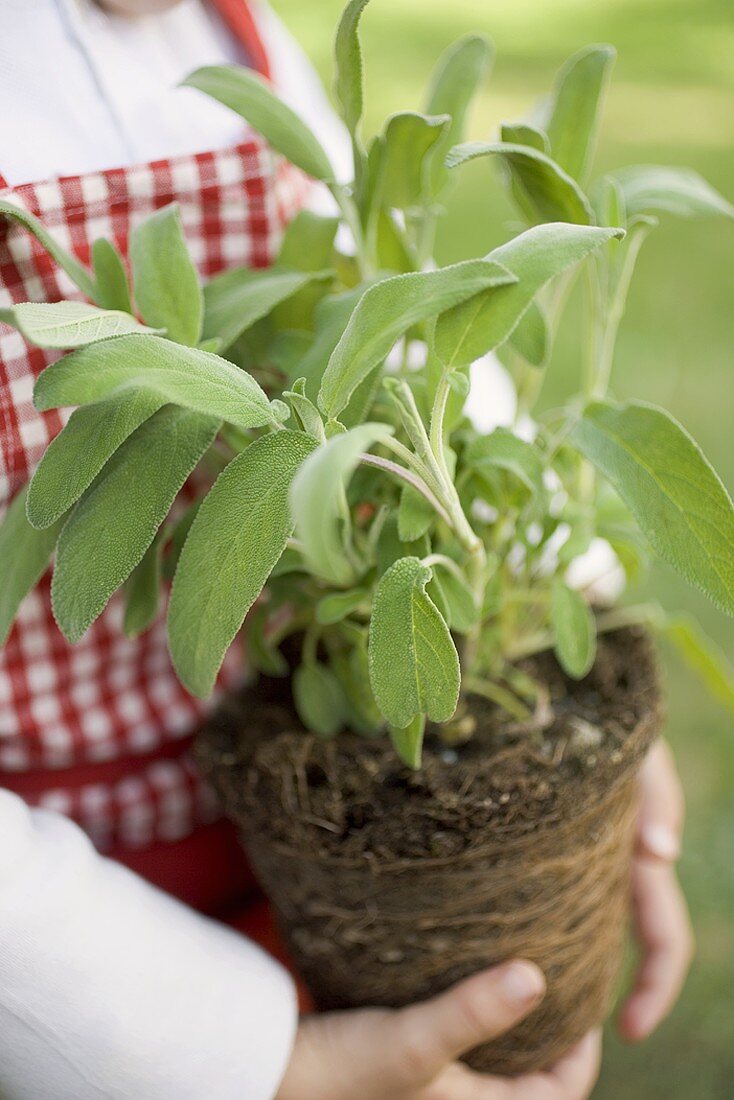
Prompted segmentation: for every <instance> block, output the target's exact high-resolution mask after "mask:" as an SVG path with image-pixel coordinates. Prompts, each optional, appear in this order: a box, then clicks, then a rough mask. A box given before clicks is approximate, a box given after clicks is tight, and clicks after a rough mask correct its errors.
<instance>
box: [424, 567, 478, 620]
mask: <svg viewBox="0 0 734 1100" xmlns="http://www.w3.org/2000/svg"><path fill="white" fill-rule="evenodd" d="M439 572H440V577H441V592H442V595H443V599H444V602H445V604H446V611H447V614H446V621H447V623H448V625H449V626H450V627H451V629H452V630H456V631H458V632H459V634H467V633H468V632H469V631H470V630H471V629H472V628H473V627H475V626H476V624H477V619H478V618H479V608H478V607H477V602H476V600H475V598H474V594H473V592H472V590H471V588H470V587H469V585H468V584H467V583H466V581H464V580H461V579H460V578H459V577H458V576H457V575H456V574H455V573H454V572H453V571H452V570H449V569H447V568H446V567H445V566H442V564H441V562H437V563H436V565H435V567H434V575H435V574H438V573H439Z"/></svg>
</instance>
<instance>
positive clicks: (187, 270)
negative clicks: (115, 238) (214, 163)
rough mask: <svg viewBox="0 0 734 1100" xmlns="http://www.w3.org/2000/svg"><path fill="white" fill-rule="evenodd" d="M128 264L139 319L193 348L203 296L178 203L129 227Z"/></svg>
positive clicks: (201, 310)
mask: <svg viewBox="0 0 734 1100" xmlns="http://www.w3.org/2000/svg"><path fill="white" fill-rule="evenodd" d="M130 264H131V267H132V273H133V286H134V288H135V300H136V302H137V304H138V309H139V310H140V314H141V316H142V318H143V320H144V321H147V322H148V324H149V325H152V326H153V327H154V328H157V329H165V330H166V333H167V335H168V338H169V340H175V341H176V342H177V343H179V344H186V345H188V346H189V347H195V346H196V344H198V342H199V337H200V336H201V322H202V317H203V314H204V299H203V296H202V293H201V287H200V286H199V276H198V274H197V272H196V268H195V267H194V265H193V263H192V261H191V257H190V256H189V251H188V249H187V247H186V239H185V237H184V232H183V225H182V223H181V213H180V211H179V208H178V205H177V204H175V203H174V204H173V205H171V206H164V207H163V209H162V210H156V212H155V213H154V214H151V215H150V216H149V217H147V218H146V219H145V221H143V222H141V223H140V224H139V225H137V226H136V227H135V229H133V231H132V234H131V236H130Z"/></svg>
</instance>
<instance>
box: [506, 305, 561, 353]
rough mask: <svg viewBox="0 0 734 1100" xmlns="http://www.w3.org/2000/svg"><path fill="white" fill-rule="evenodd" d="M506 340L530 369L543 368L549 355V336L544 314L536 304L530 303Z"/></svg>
mask: <svg viewBox="0 0 734 1100" xmlns="http://www.w3.org/2000/svg"><path fill="white" fill-rule="evenodd" d="M508 339H509V343H510V344H511V345H512V347H513V348H514V349H515V351H516V352H517V353H518V355H521V356H522V357H523V359H524V360H525V362H526V363H528V364H529V365H530V366H531V367H543V366H545V364H546V362H547V361H548V356H549V355H550V342H551V336H550V330H549V328H548V322H547V321H546V318H545V314H544V313H543V311H542V309H541V308H540V306H539V305H538V304H537V302H531V303H530V305H529V306H528V309H527V311H526V312H525V313H524V314H523V316H522V317H521V318H520V320H519V321H518V323H517V325H516V327H515V329H514V330H513V331H512V332H511V333H510V336H509V338H508Z"/></svg>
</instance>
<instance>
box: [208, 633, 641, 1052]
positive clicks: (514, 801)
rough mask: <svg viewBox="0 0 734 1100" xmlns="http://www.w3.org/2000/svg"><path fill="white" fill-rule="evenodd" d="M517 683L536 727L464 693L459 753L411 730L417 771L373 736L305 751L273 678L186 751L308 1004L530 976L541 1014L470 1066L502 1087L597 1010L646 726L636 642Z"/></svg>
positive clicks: (545, 667) (621, 919)
mask: <svg viewBox="0 0 734 1100" xmlns="http://www.w3.org/2000/svg"><path fill="white" fill-rule="evenodd" d="M526 667H528V669H529V670H530V671H532V673H533V675H534V676H535V677H536V678H540V679H542V680H543V681H544V682H545V683H546V684H547V686H548V703H547V705H546V706H545V708H544V713H542V714H541V715H540V716H539V718H540V721H534V722H532V723H530V724H528V725H524V726H523V725H519V724H517V723H513V722H511V721H509V720H508V719H507V717H506V715H505V714H504V712H501V711H499V710H498V709H497V708H495V707H494V706H493V705H492V704H490V703H487V702H486V701H485V700H484V699H482V698H479V697H478V696H471V697H469V698H468V699H466V700H465V701H464V703H463V704H462V706H463V707H464V713H463V714H462V715H461V718H462V719H463V720H464V724H469V725H473V726H474V727H475V731H474V736H473V737H472V738H471V739H470V740H469V741H468V742H466V743H465V744H463V745H461V746H458V747H454V748H451V749H447V748H446V747H445V745H444V744H443V743H442V742H441V740H440V739H439V737H438V736H437V734H436V733H435V732H431V733H429V736H428V738H427V743H426V749H425V753H424V762H423V767H422V768H421V770H420V771H419V772H411V771H410V770H409V769H407V768H406V767H404V766H403V765H402V764H401V763H400V761H399V760H398V759H397V757H396V756H395V753H394V752H393V750H392V748H391V746H390V744H389V742H388V740H387V739H386V738H384V737H380V738H378V739H375V740H367V739H364V738H360V737H357V736H356V735H350V734H347V735H342V736H340V737H338V738H336V739H335V740H334V741H328V742H325V741H321V740H319V739H318V738H315V737H313V736H311V735H309V734H307V733H306V732H305V731H304V730H303V729H302V727H300V725H299V723H298V720H297V718H296V717H295V714H294V712H293V710H292V707H291V705H290V701H289V700H287V699H286V700H284V699H283V695H284V694H285V692H284V687H285V683H284V682H283V681H278V682H275V683H273V682H270V683H268V682H261V683H260V684H259V685H258V686H257V688H255V689H252V690H251V691H249V692H248V693H247V694H245V695H244V696H243V697H242V698H240V699H238V700H236V701H233V702H232V703H231V704H230V705H229V706H228V708H227V710H226V711H223V712H222V714H221V715H220V716H219V718H218V720H217V721H216V722H214V723H212V725H211V727H210V728H208V729H207V730H206V731H205V734H204V735H203V736H202V738H201V739H200V744H199V759H200V762H201V764H202V766H203V768H204V770H205V772H206V773H207V774H208V775H209V776H210V777H211V779H212V780H213V782H214V783H215V786H216V787H217V789H218V791H219V793H220V795H221V796H222V798H223V800H224V804H225V807H226V809H227V812H228V814H229V816H230V817H232V818H233V820H234V821H235V822H236V823H237V825H238V826H239V828H240V831H241V835H242V838H243V842H244V843H245V846H246V847H247V849H248V852H249V854H250V858H251V861H252V863H253V866H254V869H255V871H256V872H257V873H258V875H259V877H260V879H261V881H262V883H263V885H264V887H265V889H266V891H267V893H268V894H269V895H270V897H271V900H272V901H273V903H274V906H275V909H276V912H277V915H278V918H279V920H280V923H281V927H282V930H283V933H284V936H285V939H286V942H287V944H288V946H289V948H290V951H291V953H292V955H293V956H294V958H295V959H296V961H297V964H298V966H299V968H300V969H301V971H302V973H303V975H304V977H305V978H306V981H307V983H308V985H309V988H310V989H311V991H312V994H313V996H314V999H315V1001H316V1003H317V1004H318V1005H319V1007H321V1008H343V1007H350V1006H355V1005H364V1004H390V1005H400V1004H405V1003H409V1002H410V1001H412V1000H414V999H416V998H418V997H422V996H426V995H429V994H431V993H433V992H436V991H438V990H439V989H442V988H445V986H446V985H448V984H449V983H450V982H452V981H455V980H457V979H458V978H460V977H463V976H465V975H467V974H470V973H473V972H475V971H476V970H477V969H479V968H480V967H482V966H485V965H491V964H493V963H496V962H499V961H502V960H503V959H506V958H508V957H514V956H517V955H523V956H525V957H529V958H531V959H534V960H535V961H537V962H538V963H539V964H540V965H541V966H542V967H543V969H544V971H545V973H546V976H547V978H548V981H549V993H548V996H547V997H546V1000H545V1001H544V1003H543V1005H542V1006H541V1008H540V1009H539V1010H537V1011H536V1012H535V1013H533V1015H532V1016H531V1017H530V1019H529V1021H528V1023H527V1024H526V1025H522V1026H521V1027H520V1028H519V1029H516V1031H515V1032H514V1033H513V1034H512V1035H511V1036H510V1037H508V1038H506V1039H505V1040H503V1041H501V1042H499V1043H495V1044H491V1045H490V1046H489V1047H486V1048H484V1049H483V1050H482V1051H481V1052H477V1053H476V1055H475V1056H474V1057H473V1058H472V1059H470V1060H471V1061H472V1064H474V1065H477V1066H479V1067H480V1068H491V1069H494V1070H501V1071H503V1072H517V1071H525V1070H527V1069H530V1068H535V1067H537V1066H540V1065H545V1064H548V1062H549V1061H552V1060H553V1059H554V1058H555V1057H557V1056H558V1055H560V1054H562V1053H563V1051H564V1050H565V1049H567V1047H568V1046H569V1045H570V1044H571V1043H572V1042H574V1041H576V1040H577V1039H578V1038H580V1037H581V1036H582V1035H583V1034H584V1033H585V1031H586V1030H587V1029H588V1027H589V1026H591V1025H593V1024H595V1023H597V1022H599V1020H600V1019H601V1018H602V1016H603V1015H604V1014H605V1012H606V1011H607V1010H608V1007H609V999H610V996H611V993H612V990H613V987H614V983H615V979H616V974H617V970H618V965H619V959H620V954H621V949H622V940H623V936H624V928H625V923H626V909H627V904H628V878H629V864H630V858H631V845H632V833H633V824H634V815H635V779H636V773H637V770H638V768H639V765H640V762H641V760H642V758H643V756H644V754H645V752H646V751H647V748H648V747H649V745H650V743H651V741H652V740H653V739H654V737H655V735H656V734H657V733H658V731H659V729H660V725H661V711H660V698H659V690H658V682H657V673H656V666H655V661H654V658H653V654H652V652H651V647H650V644H649V641H648V639H647V637H646V635H645V634H644V633H642V632H640V631H635V630H626V631H623V632H619V633H618V634H615V635H610V636H607V637H602V638H601V639H600V646H599V655H598V659H597V662H596V665H595V667H594V669H593V670H592V672H591V673H590V675H589V676H588V677H587V678H586V679H585V680H584V681H582V682H581V683H573V682H570V681H568V680H567V679H566V678H565V677H564V675H563V673H562V672H561V671H560V669H559V668H558V666H557V664H556V663H555V661H554V659H553V658H552V657H551V656H550V655H544V656H542V657H541V658H537V659H535V660H534V661H533V662H531V663H530V664H529V665H528V666H526Z"/></svg>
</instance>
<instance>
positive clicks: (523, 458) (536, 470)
mask: <svg viewBox="0 0 734 1100" xmlns="http://www.w3.org/2000/svg"><path fill="white" fill-rule="evenodd" d="M466 462H467V463H468V465H469V466H470V467H471V468H472V469H474V470H475V471H477V472H478V473H480V474H481V473H482V471H483V470H485V469H500V470H507V471H508V473H511V474H513V476H514V477H516V478H518V479H519V480H520V481H521V482H522V484H523V485H525V487H526V488H527V489H528V490H529V491H530V492H531V493H534V494H542V493H543V491H544V482H543V471H544V465H543V459H542V458H541V456H540V452H539V451H538V450H537V448H536V447H534V446H533V444H532V443H528V442H526V440H524V439H520V437H519V436H517V435H515V434H514V433H513V432H511V431H510V430H509V428H495V430H494V431H493V432H492V433H491V434H490V435H485V436H479V437H478V438H476V439H474V440H473V441H472V442H471V443H470V445H469V447H468V448H467V452H466Z"/></svg>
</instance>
